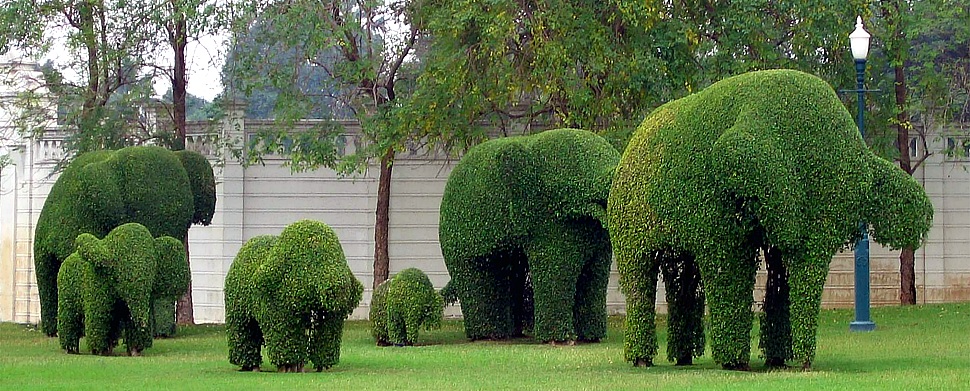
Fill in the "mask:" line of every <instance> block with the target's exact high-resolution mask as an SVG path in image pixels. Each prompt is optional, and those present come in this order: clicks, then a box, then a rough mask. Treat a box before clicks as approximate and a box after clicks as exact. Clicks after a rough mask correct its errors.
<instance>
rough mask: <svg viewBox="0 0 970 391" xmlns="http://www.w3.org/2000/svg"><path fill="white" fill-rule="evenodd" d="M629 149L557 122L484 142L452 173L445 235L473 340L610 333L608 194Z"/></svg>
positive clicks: (451, 287)
mask: <svg viewBox="0 0 970 391" xmlns="http://www.w3.org/2000/svg"><path fill="white" fill-rule="evenodd" d="M618 160H619V153H617V152H616V150H615V149H613V147H612V146H610V144H609V143H608V142H607V141H606V140H604V139H603V138H602V137H599V136H597V135H595V134H593V133H590V132H588V131H583V130H576V129H558V130H549V131H546V132H543V133H539V134H536V135H530V136H519V137H507V138H502V139H496V140H491V141H487V142H485V143H482V144H479V145H478V146H476V147H474V148H472V149H471V150H469V151H468V153H467V154H466V155H465V156H464V157H463V158H462V160H461V162H459V163H458V165H457V166H456V167H455V169H454V170H453V171H452V172H451V175H450V176H449V178H448V183H447V185H446V187H445V192H444V196H443V198H442V200H441V222H440V225H439V239H440V242H441V252H442V254H443V255H444V259H445V265H447V267H448V271H449V273H450V274H451V278H452V280H451V282H449V284H448V286H447V287H446V288H445V290H446V293H447V295H448V296H449V297H451V296H457V297H458V298H459V299H460V301H461V309H462V313H463V315H464V324H465V333H466V335H467V336H468V337H469V338H471V339H494V338H509V337H515V336H519V335H522V334H523V333H524V332H525V331H527V330H528V329H530V328H532V329H533V332H534V335H535V338H536V339H538V340H540V341H572V340H576V339H581V340H589V341H595V340H598V339H600V338H602V337H604V336H605V333H606V285H607V282H608V279H609V268H610V261H611V248H610V241H609V236H608V234H607V232H606V229H605V228H604V224H605V212H606V211H605V206H606V198H607V195H608V193H609V186H610V180H611V178H612V176H613V169H614V168H615V166H616V163H617V161H618Z"/></svg>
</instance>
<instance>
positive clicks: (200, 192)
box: [175, 150, 216, 225]
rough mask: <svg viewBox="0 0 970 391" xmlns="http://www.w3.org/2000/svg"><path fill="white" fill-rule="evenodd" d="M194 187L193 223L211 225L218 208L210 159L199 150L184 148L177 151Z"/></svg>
mask: <svg viewBox="0 0 970 391" xmlns="http://www.w3.org/2000/svg"><path fill="white" fill-rule="evenodd" d="M175 155H176V156H178V158H179V161H181V162H182V167H183V168H185V172H186V174H188V175H189V185H190V186H191V187H192V197H193V204H194V213H193V215H192V223H193V224H201V225H209V224H211V223H212V216H213V214H215V208H216V181H215V175H214V174H213V173H212V165H211V164H209V160H208V159H206V158H205V156H202V155H201V154H199V153H198V152H194V151H189V150H182V151H177V152H175Z"/></svg>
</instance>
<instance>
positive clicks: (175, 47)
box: [168, 0, 195, 325]
mask: <svg viewBox="0 0 970 391" xmlns="http://www.w3.org/2000/svg"><path fill="white" fill-rule="evenodd" d="M171 6H172V9H171V11H172V21H171V24H170V25H169V26H168V38H169V43H170V44H171V45H172V51H173V52H174V56H175V64H174V67H173V69H172V122H173V124H174V125H175V137H174V139H173V143H172V149H173V150H176V151H179V150H183V149H185V96H186V87H187V84H188V79H187V78H186V74H185V73H186V69H185V46H186V43H187V42H188V30H187V27H186V21H185V14H184V13H183V12H182V9H181V4H180V2H178V1H176V0H172V2H171ZM183 244H185V261H186V262H187V263H189V270H192V267H191V262H190V258H189V236H188V233H186V235H185V240H184V241H183ZM175 324H179V325H186V324H195V310H194V308H193V306H192V279H191V278H189V288H188V290H186V291H185V294H184V295H182V297H180V298H179V300H178V302H177V303H176V304H175Z"/></svg>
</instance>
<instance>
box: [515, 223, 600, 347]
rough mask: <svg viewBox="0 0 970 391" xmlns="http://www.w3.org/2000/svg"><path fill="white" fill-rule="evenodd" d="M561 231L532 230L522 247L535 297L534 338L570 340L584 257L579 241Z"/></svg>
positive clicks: (573, 327)
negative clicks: (540, 231) (543, 231)
mask: <svg viewBox="0 0 970 391" xmlns="http://www.w3.org/2000/svg"><path fill="white" fill-rule="evenodd" d="M573 239H575V237H574V236H572V235H563V234H562V232H547V233H545V234H536V235H535V236H534V238H533V240H532V242H531V243H529V244H528V245H527V246H526V247H525V252H526V255H527V256H528V258H529V271H530V273H531V275H532V289H533V296H534V297H535V320H536V321H535V328H534V330H533V332H534V333H535V339H536V340H538V341H542V342H557V341H574V340H575V339H576V328H575V326H574V323H573V316H574V315H573V306H574V304H575V297H576V282H577V280H578V279H579V274H580V271H581V270H582V267H583V263H585V262H584V261H585V260H586V257H585V254H584V251H583V248H582V244H581V243H579V242H577V241H576V240H573Z"/></svg>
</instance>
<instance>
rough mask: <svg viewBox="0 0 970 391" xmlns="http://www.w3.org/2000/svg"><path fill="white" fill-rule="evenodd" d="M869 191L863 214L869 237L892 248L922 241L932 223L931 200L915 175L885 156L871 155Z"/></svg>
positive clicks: (913, 246)
mask: <svg viewBox="0 0 970 391" xmlns="http://www.w3.org/2000/svg"><path fill="white" fill-rule="evenodd" d="M869 167H870V169H871V170H872V174H873V175H872V179H873V183H872V191H871V193H870V199H869V202H868V203H867V205H866V206H867V208H866V216H867V220H868V222H869V224H870V227H871V230H872V240H874V241H876V242H877V243H880V244H883V245H886V246H889V247H890V248H892V249H894V250H898V249H901V248H912V249H916V248H919V247H920V246H922V245H923V242H924V241H925V240H926V235H927V233H928V232H929V230H930V227H932V226H933V204H932V203H931V202H930V200H929V197H927V196H926V191H925V190H924V189H923V187H922V186H920V184H919V183H918V182H916V179H914V178H913V177H912V176H911V175H908V174H906V173H905V172H903V170H901V169H900V168H899V167H896V165H894V164H892V163H890V162H889V161H887V160H884V159H881V158H878V157H876V156H873V157H872V159H870V161H869Z"/></svg>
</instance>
